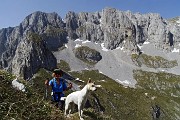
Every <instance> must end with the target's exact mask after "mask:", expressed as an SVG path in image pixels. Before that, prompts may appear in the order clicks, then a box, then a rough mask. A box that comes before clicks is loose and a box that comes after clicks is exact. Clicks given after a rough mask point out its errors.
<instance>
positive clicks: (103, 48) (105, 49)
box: [101, 43, 109, 51]
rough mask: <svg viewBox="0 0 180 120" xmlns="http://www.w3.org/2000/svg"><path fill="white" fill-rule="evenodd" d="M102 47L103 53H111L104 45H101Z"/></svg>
mask: <svg viewBox="0 0 180 120" xmlns="http://www.w3.org/2000/svg"><path fill="white" fill-rule="evenodd" d="M101 47H102V50H103V51H109V50H108V49H107V48H105V47H104V43H101Z"/></svg>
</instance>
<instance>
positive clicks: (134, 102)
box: [0, 69, 180, 120]
mask: <svg viewBox="0 0 180 120" xmlns="http://www.w3.org/2000/svg"><path fill="white" fill-rule="evenodd" d="M1 74H3V77H4V78H6V79H5V80H1V83H0V92H1V93H2V94H1V95H0V111H1V112H0V116H1V119H12V118H15V119H44V120H56V119H64V116H63V113H62V112H61V111H60V110H57V109H55V108H53V107H52V105H51V104H50V97H49V99H48V100H44V99H43V97H44V89H45V86H44V80H45V78H46V77H49V78H51V72H48V71H46V70H44V69H40V70H39V72H38V73H37V74H36V77H35V78H34V79H33V80H32V81H31V82H27V81H24V84H25V85H26V86H27V91H28V92H27V93H23V92H21V91H16V90H14V88H12V87H11V80H12V79H13V76H12V75H11V74H8V73H1ZM4 74H5V75H4ZM70 74H71V75H72V76H73V77H75V78H80V79H81V80H84V81H85V83H79V84H81V85H82V86H84V85H85V84H86V82H87V81H88V80H89V78H91V80H92V81H95V84H100V85H102V88H98V89H97V91H95V92H92V93H91V94H90V97H89V99H88V100H89V104H90V106H89V107H88V108H86V109H85V110H84V114H85V119H86V120H104V119H110V120H152V107H153V106H155V105H158V106H160V108H161V117H160V118H159V120H174V119H177V117H176V116H180V113H179V111H178V110H177V109H179V108H180V101H179V97H177V96H180V86H179V85H180V81H179V79H180V76H178V75H174V74H169V73H162V72H161V73H153V72H146V71H142V70H134V78H135V79H136V80H137V82H138V83H137V85H136V88H129V87H127V88H126V87H123V86H122V85H120V84H117V83H116V82H115V81H114V80H112V79H110V78H109V77H107V76H105V75H103V74H101V73H99V72H98V71H97V70H91V71H87V70H84V71H81V72H70ZM146 93H147V95H145V94H146ZM172 93H173V95H174V96H172ZM65 94H66V95H68V94H69V92H66V93H65ZM10 108H11V109H10ZM8 111H9V114H8ZM78 119H79V117H78V113H77V111H74V114H73V116H72V117H71V119H70V120H78Z"/></svg>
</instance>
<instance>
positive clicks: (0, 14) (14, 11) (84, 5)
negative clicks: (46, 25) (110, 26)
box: [0, 0, 180, 29]
mask: <svg viewBox="0 0 180 120" xmlns="http://www.w3.org/2000/svg"><path fill="white" fill-rule="evenodd" d="M105 7H112V8H116V9H119V10H122V11H127V10H130V11H132V12H133V13H135V12H140V13H142V14H144V13H149V12H152V13H159V14H160V15H161V16H162V17H163V18H173V17H176V16H180V0H1V2H0V29H1V28H6V27H9V26H10V27H14V26H18V25H19V24H20V23H21V22H22V21H23V20H24V18H25V17H26V16H27V15H29V14H31V13H33V12H35V11H42V12H48V13H49V12H56V13H58V14H59V15H60V16H61V17H62V18H64V17H65V14H66V13H67V12H68V11H75V12H96V11H101V10H102V9H103V8H105Z"/></svg>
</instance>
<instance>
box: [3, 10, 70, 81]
mask: <svg viewBox="0 0 180 120" xmlns="http://www.w3.org/2000/svg"><path fill="white" fill-rule="evenodd" d="M63 29H64V23H63V21H62V19H61V18H60V17H59V16H58V15H57V14H56V13H43V12H35V13H32V14H30V15H29V16H27V17H26V18H25V19H24V21H23V22H22V23H20V25H19V26H17V27H14V28H5V29H1V30H0V43H1V44H0V68H1V69H7V70H9V71H10V72H13V73H14V74H16V75H18V76H19V75H20V76H22V77H24V78H25V79H27V78H30V77H32V76H33V74H34V73H36V71H37V70H38V69H39V68H41V67H43V68H46V69H53V68H55V67H56V64H57V61H56V58H55V57H54V56H53V54H52V53H51V51H50V50H56V49H58V48H59V47H61V46H62V45H63V43H64V42H65V41H66V36H67V33H66V32H64V31H63ZM52 32H53V33H54V34H51V33H52Z"/></svg>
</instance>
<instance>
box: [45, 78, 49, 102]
mask: <svg viewBox="0 0 180 120" xmlns="http://www.w3.org/2000/svg"><path fill="white" fill-rule="evenodd" d="M48 84H49V80H48V79H46V80H45V93H44V98H45V99H46V100H47V99H48Z"/></svg>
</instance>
